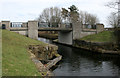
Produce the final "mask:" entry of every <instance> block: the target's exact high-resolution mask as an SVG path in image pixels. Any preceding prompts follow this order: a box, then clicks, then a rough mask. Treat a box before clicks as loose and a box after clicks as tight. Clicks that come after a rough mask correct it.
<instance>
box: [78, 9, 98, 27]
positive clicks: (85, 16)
mask: <svg viewBox="0 0 120 78" xmlns="http://www.w3.org/2000/svg"><path fill="white" fill-rule="evenodd" d="M79 20H80V21H81V23H82V24H90V25H94V24H96V23H98V22H99V19H98V18H97V16H96V15H93V14H90V13H88V12H83V11H80V13H79Z"/></svg>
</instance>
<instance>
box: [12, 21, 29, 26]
mask: <svg viewBox="0 0 120 78" xmlns="http://www.w3.org/2000/svg"><path fill="white" fill-rule="evenodd" d="M11 27H27V23H25V22H11Z"/></svg>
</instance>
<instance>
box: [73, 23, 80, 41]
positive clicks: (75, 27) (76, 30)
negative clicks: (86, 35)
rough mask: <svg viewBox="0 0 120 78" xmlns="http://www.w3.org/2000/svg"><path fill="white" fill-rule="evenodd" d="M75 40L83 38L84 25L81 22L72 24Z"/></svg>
mask: <svg viewBox="0 0 120 78" xmlns="http://www.w3.org/2000/svg"><path fill="white" fill-rule="evenodd" d="M72 28H73V40H75V39H79V38H81V32H82V24H81V23H80V22H79V21H73V22H72Z"/></svg>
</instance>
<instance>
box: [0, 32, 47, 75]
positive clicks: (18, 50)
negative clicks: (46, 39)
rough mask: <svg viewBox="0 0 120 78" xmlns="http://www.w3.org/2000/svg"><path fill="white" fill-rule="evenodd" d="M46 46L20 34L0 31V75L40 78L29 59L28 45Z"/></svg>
mask: <svg viewBox="0 0 120 78" xmlns="http://www.w3.org/2000/svg"><path fill="white" fill-rule="evenodd" d="M31 44H32V45H38V44H39V45H41V46H44V45H46V44H45V43H43V42H40V41H37V40H33V39H30V38H28V37H25V36H22V35H20V34H17V33H14V32H10V31H7V30H2V75H3V76H40V73H39V72H38V70H37V69H36V67H35V64H34V63H33V62H32V60H31V59H30V54H29V53H28V50H27V48H28V45H31Z"/></svg>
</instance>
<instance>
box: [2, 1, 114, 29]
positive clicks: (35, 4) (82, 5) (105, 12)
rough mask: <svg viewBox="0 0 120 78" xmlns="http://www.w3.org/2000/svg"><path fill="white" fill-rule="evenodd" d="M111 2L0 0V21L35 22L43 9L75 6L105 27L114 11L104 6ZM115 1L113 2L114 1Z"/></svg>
mask: <svg viewBox="0 0 120 78" xmlns="http://www.w3.org/2000/svg"><path fill="white" fill-rule="evenodd" d="M110 1H111V0H0V11H1V12H0V21H2V20H9V21H11V22H27V21H28V20H35V19H36V18H38V16H39V15H40V14H41V12H42V11H43V9H45V8H49V7H59V8H66V9H67V8H68V7H70V6H71V5H75V6H76V7H77V8H78V9H79V11H87V12H88V13H91V14H94V15H96V16H97V17H98V18H99V20H100V23H103V24H104V25H105V27H109V25H108V24H107V17H108V16H109V15H110V13H111V12H114V11H115V10H114V9H110V8H108V7H106V6H105V5H106V4H107V3H108V2H110ZM114 1H115V0H114Z"/></svg>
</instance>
